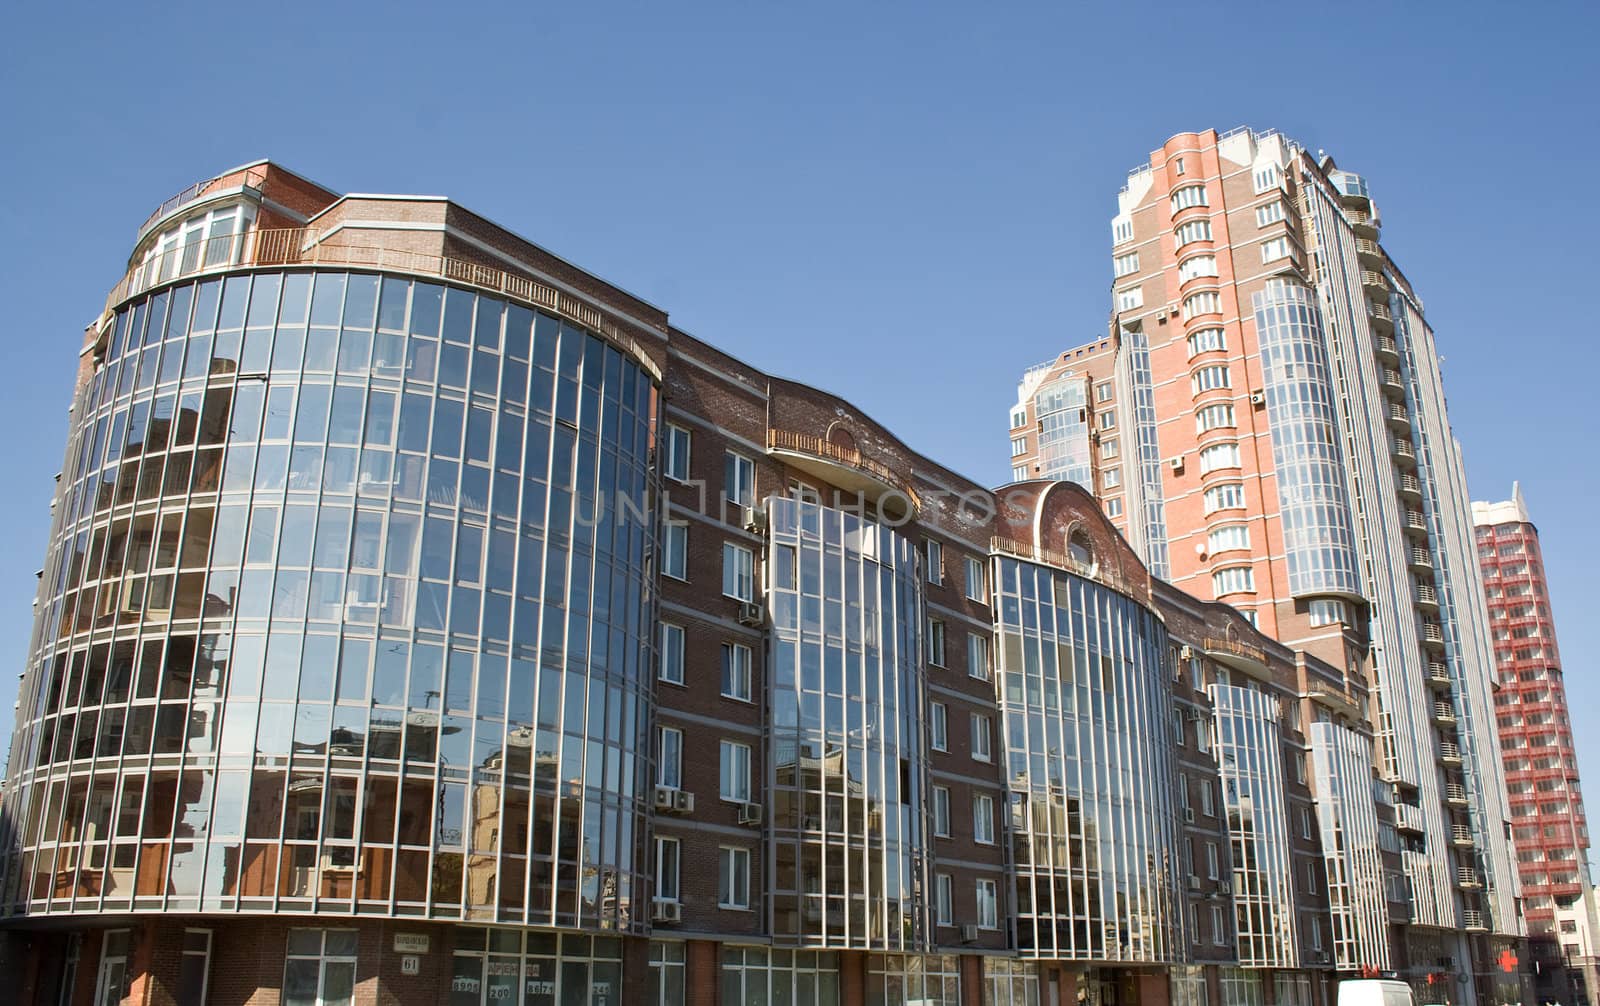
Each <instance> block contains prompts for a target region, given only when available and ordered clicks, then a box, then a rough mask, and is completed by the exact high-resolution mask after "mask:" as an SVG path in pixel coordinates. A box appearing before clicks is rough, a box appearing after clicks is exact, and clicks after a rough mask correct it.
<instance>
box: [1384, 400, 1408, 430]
mask: <svg viewBox="0 0 1600 1006" xmlns="http://www.w3.org/2000/svg"><path fill="white" fill-rule="evenodd" d="M1386 415H1387V417H1388V420H1389V428H1390V429H1392V430H1395V431H1396V432H1399V433H1410V432H1411V413H1409V412H1407V411H1406V407H1405V406H1404V405H1403V404H1401V403H1400V402H1390V403H1389V408H1388V411H1387V413H1386Z"/></svg>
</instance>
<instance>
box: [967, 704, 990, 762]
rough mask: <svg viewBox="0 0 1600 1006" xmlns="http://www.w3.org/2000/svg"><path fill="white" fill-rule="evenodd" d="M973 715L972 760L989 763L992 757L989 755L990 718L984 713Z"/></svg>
mask: <svg viewBox="0 0 1600 1006" xmlns="http://www.w3.org/2000/svg"><path fill="white" fill-rule="evenodd" d="M971 715H972V759H973V761H988V760H989V759H990V758H991V757H992V755H990V753H989V717H987V716H985V715H983V714H982V713H973V714H971Z"/></svg>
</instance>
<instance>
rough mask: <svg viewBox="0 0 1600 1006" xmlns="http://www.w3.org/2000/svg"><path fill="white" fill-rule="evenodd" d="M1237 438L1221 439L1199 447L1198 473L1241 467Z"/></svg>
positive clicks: (1204, 473) (1203, 473)
mask: <svg viewBox="0 0 1600 1006" xmlns="http://www.w3.org/2000/svg"><path fill="white" fill-rule="evenodd" d="M1242 457H1243V455H1242V454H1241V453H1240V451H1239V442H1238V441H1237V440H1221V441H1218V442H1217V443H1214V444H1207V445H1205V446H1204V447H1202V448H1200V474H1201V475H1206V474H1208V473H1210V472H1214V471H1217V470H1218V469H1220V468H1239V467H1242V463H1241V458H1242Z"/></svg>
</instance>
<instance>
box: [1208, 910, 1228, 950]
mask: <svg viewBox="0 0 1600 1006" xmlns="http://www.w3.org/2000/svg"><path fill="white" fill-rule="evenodd" d="M1211 942H1212V943H1215V944H1216V945H1217V946H1219V947H1225V946H1227V945H1228V923H1227V922H1226V921H1224V918H1223V914H1222V906H1221V905H1212V906H1211Z"/></svg>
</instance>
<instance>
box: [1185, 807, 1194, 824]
mask: <svg viewBox="0 0 1600 1006" xmlns="http://www.w3.org/2000/svg"><path fill="white" fill-rule="evenodd" d="M1183 821H1184V823H1185V824H1194V808H1193V807H1185V808H1183Z"/></svg>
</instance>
